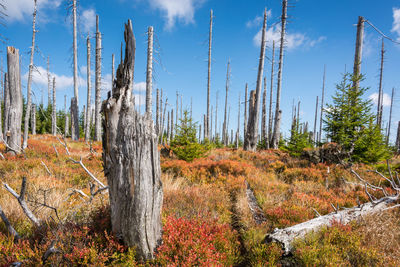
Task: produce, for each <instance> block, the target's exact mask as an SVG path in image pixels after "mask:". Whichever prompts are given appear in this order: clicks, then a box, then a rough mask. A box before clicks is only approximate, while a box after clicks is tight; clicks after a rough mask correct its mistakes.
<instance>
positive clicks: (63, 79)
mask: <svg viewBox="0 0 400 267" xmlns="http://www.w3.org/2000/svg"><path fill="white" fill-rule="evenodd" d="M32 75H33V76H32V78H33V83H35V84H37V85H41V86H46V87H47V83H48V81H47V70H46V69H45V68H43V67H41V66H39V67H37V70H35V71H33V73H32ZM50 77H51V81H52V80H53V77H55V78H56V89H57V90H63V89H66V88H68V87H72V86H73V85H74V78H73V77H72V76H65V75H58V74H55V73H53V72H50ZM22 78H23V80H24V81H27V80H28V72H26V73H25V74H24V75H23V76H22ZM78 84H79V86H84V85H85V84H86V80H85V79H83V78H82V77H78Z"/></svg>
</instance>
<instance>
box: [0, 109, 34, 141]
mask: <svg viewBox="0 0 400 267" xmlns="http://www.w3.org/2000/svg"><path fill="white" fill-rule="evenodd" d="M31 115H32V116H31V129H32V135H36V105H35V104H32V114H31ZM0 118H1V116H0ZM0 120H1V119H0Z"/></svg>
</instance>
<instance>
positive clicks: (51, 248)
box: [42, 240, 60, 264]
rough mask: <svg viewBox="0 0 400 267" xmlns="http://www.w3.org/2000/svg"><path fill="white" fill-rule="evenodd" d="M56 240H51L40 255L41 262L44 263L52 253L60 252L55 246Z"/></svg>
mask: <svg viewBox="0 0 400 267" xmlns="http://www.w3.org/2000/svg"><path fill="white" fill-rule="evenodd" d="M55 244H56V240H53V241H51V243H50V246H49V247H48V248H47V250H46V252H45V253H44V254H43V256H42V264H45V263H46V261H47V259H48V258H49V257H50V256H51V255H52V254H54V253H60V251H59V250H58V249H56V248H55Z"/></svg>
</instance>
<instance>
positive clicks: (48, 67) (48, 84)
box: [47, 56, 52, 106]
mask: <svg viewBox="0 0 400 267" xmlns="http://www.w3.org/2000/svg"><path fill="white" fill-rule="evenodd" d="M51 103H52V101H51V77H50V57H49V56H47V106H50V105H51Z"/></svg>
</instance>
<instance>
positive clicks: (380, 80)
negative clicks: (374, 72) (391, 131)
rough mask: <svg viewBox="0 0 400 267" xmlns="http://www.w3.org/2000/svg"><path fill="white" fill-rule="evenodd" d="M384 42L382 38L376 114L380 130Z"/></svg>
mask: <svg viewBox="0 0 400 267" xmlns="http://www.w3.org/2000/svg"><path fill="white" fill-rule="evenodd" d="M384 54H385V48H384V41H383V38H382V48H381V68H380V70H379V94H378V112H377V114H376V124H377V125H378V126H379V128H382V113H383V105H382V104H383V89H382V82H383V61H384Z"/></svg>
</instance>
